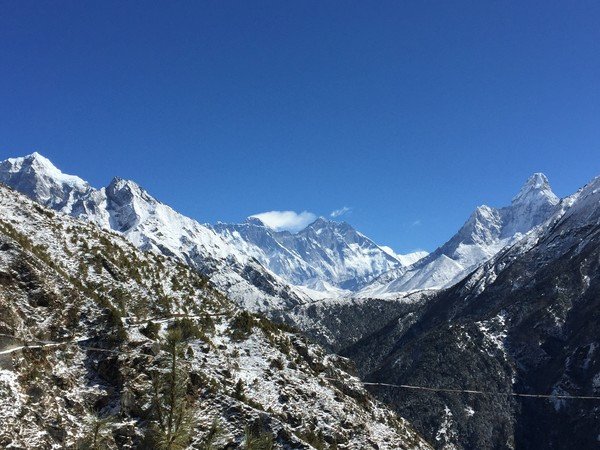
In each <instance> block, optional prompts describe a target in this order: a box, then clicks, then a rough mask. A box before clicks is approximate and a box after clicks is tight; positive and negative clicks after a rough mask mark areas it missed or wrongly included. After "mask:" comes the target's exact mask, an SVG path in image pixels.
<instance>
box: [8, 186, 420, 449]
mask: <svg viewBox="0 0 600 450" xmlns="http://www.w3.org/2000/svg"><path fill="white" fill-rule="evenodd" d="M0 311H1V312H2V313H1V314H0V405H1V406H0V448H3V449H8V448H11V449H76V448H77V449H80V448H81V449H83V448H85V449H92V448H98V449H99V448H102V449H106V450H116V449H157V448H167V447H165V445H164V442H176V444H177V445H176V446H175V445H171V446H170V447H169V448H179V449H184V448H186V449H187V448H190V449H191V448H194V449H208V448H214V449H225V448H227V449H240V448H270V449H277V450H284V449H306V450H309V449H316V448H333V447H337V448H344V449H373V450H374V449H389V450H392V449H429V448H431V447H430V446H429V445H428V444H427V443H426V442H425V441H423V440H422V439H421V438H420V437H419V436H418V435H417V434H416V433H415V432H414V431H413V430H412V428H411V426H410V425H409V424H408V423H407V422H406V421H405V420H403V419H402V418H400V417H398V416H396V415H395V414H394V413H392V412H391V411H390V410H389V409H387V408H386V407H384V406H383V405H381V404H380V403H379V402H376V401H374V400H373V399H372V398H371V397H370V395H369V394H368V393H367V392H366V390H365V389H364V387H363V386H362V385H361V383H360V380H358V379H357V378H356V377H354V376H351V375H350V374H348V373H347V372H346V370H345V369H347V368H350V366H349V361H347V360H345V359H344V358H340V357H338V356H335V355H328V354H326V353H325V352H324V351H323V349H322V348H320V347H319V346H317V345H315V344H312V343H309V342H306V339H304V338H303V337H302V336H300V335H297V334H295V333H293V332H291V331H290V330H289V329H287V328H286V327H283V326H279V325H276V324H274V323H273V322H270V321H268V320H266V319H264V318H262V317H260V316H257V315H253V314H250V313H248V312H246V311H241V310H240V309H239V308H237V307H236V306H235V305H234V304H233V303H232V302H230V301H229V299H227V298H226V297H224V296H223V295H222V294H220V293H218V292H217V291H216V290H215V289H214V288H212V287H211V286H210V284H209V283H207V280H206V279H205V278H204V277H202V276H200V275H199V274H198V273H197V271H195V270H192V269H191V268H190V267H189V266H187V265H185V264H182V263H181V262H180V261H178V260H177V259H175V258H169V257H165V256H163V255H160V254H156V253H154V252H141V251H139V250H138V249H136V248H135V247H134V246H133V245H131V243H130V242H128V241H126V240H125V239H124V238H123V236H121V235H119V234H117V233H114V232H107V231H103V230H101V229H100V228H98V227H97V226H94V225H92V224H90V223H85V222H82V221H80V220H76V219H74V218H72V217H69V216H66V215H64V214H58V213H55V212H53V211H52V210H50V209H48V208H44V207H42V206H40V205H39V204H37V203H35V202H33V201H31V200H30V199H28V198H27V197H25V196H24V195H22V194H19V193H17V192H15V191H14V190H11V189H9V188H7V187H6V186H0ZM167 358H168V363H167ZM167 377H169V378H168V379H167ZM161 405H164V406H163V407H162V408H161V407H160V406H161ZM165 411H168V412H169V417H173V419H174V420H173V421H169V422H168V424H167V422H166V421H165V420H163V417H164V416H165V414H164V412H165ZM167 430H168V431H167ZM171 430H173V433H172V434H171ZM165 435H166V436H169V435H170V436H177V437H176V440H175V438H173V440H172V441H167V440H166V439H165V437H166V436H165ZM252 441H254V444H253V445H251V442H252ZM257 441H258V443H257ZM261 442H262V443H263V445H260V446H259V444H260V443H261Z"/></svg>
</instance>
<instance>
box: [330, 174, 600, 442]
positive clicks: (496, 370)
mask: <svg viewBox="0 0 600 450" xmlns="http://www.w3.org/2000/svg"><path fill="white" fill-rule="evenodd" d="M521 194H525V197H529V201H528V202H529V203H534V204H538V205H540V206H541V207H542V208H544V205H549V206H550V207H551V208H550V209H554V210H555V213H554V214H553V215H552V217H550V219H548V220H547V221H545V222H544V223H543V224H542V225H540V226H538V227H535V228H534V229H533V230H532V231H531V232H530V233H528V234H527V235H525V236H523V237H522V238H521V239H520V240H518V241H516V242H514V244H513V245H511V246H508V247H505V248H504V249H502V250H501V251H500V252H499V253H498V254H497V255H495V256H494V257H493V258H492V259H490V260H489V261H487V262H486V263H484V264H483V265H481V266H480V267H478V268H477V269H476V270H474V271H473V272H472V273H470V274H469V275H468V276H467V277H466V278H464V279H463V280H462V281H460V282H459V283H457V284H455V285H454V286H452V287H450V288H449V289H445V290H441V291H438V292H437V293H435V294H433V295H432V297H431V298H430V299H429V300H428V301H427V302H426V303H425V304H424V307H423V308H422V309H420V310H413V311H411V312H412V314H411V316H412V317H411V318H410V320H408V315H406V314H403V313H402V312H400V313H399V314H398V315H396V316H394V315H390V314H389V309H386V310H385V311H384V312H383V314H382V315H380V316H379V317H380V318H379V319H378V318H377V317H371V320H372V322H375V323H376V322H382V324H381V326H380V330H379V331H377V332H374V333H373V334H372V335H370V336H369V337H367V338H366V339H364V340H363V341H362V342H358V343H357V344H356V345H355V346H354V347H353V348H350V349H348V350H347V351H342V352H341V354H343V355H345V356H350V357H352V358H353V359H354V361H355V362H356V364H357V367H359V372H360V373H361V375H362V376H364V377H365V378H367V379H368V380H369V381H372V382H378V383H396V384H397V383H400V382H401V383H403V384H411V385H427V386H436V387H438V386H439V387H451V388H454V389H475V390H479V391H484V392H486V393H487V395H485V396H477V395H455V394H451V395H449V394H447V393H443V392H439V393H436V394H432V395H423V394H422V393H420V392H417V391H402V390H381V391H378V392H379V393H380V395H381V397H380V398H385V400H386V402H388V403H389V404H392V405H394V407H395V408H396V410H397V411H398V412H399V413H400V414H403V415H404V416H405V417H407V418H408V419H409V420H411V419H413V420H416V422H418V423H416V426H417V428H418V430H419V431H420V432H421V433H422V434H423V435H424V436H425V437H426V438H427V437H428V438H430V439H431V440H432V442H436V444H437V447H438V448H456V449H474V448H516V449H541V448H543V449H550V448H556V449H558V448H585V449H588V448H589V449H591V448H597V447H598V436H599V435H600V422H598V404H597V403H595V402H597V400H596V399H595V398H593V397H597V396H598V395H599V394H600V353H599V349H600V339H599V336H600V320H599V319H600V316H599V314H598V311H600V270H599V269H600V177H598V178H596V179H594V180H593V181H591V182H590V183H589V184H587V185H586V186H585V187H583V188H582V189H580V190H579V191H578V192H577V193H575V194H574V195H572V196H570V197H567V198H565V199H563V200H562V201H561V202H560V203H559V204H558V205H556V203H555V201H556V199H555V197H554V196H553V194H552V193H551V191H550V190H549V187H548V186H547V182H546V180H545V178H544V177H541V176H539V175H536V176H535V177H534V178H533V179H532V180H530V182H529V183H528V184H527V185H526V186H525V189H524V190H522V191H521V193H520V194H519V195H518V196H517V197H516V198H515V201H516V203H520V202H519V200H521V199H523V197H524V196H523V195H521ZM544 198H546V199H547V201H543V199H544ZM514 203H515V202H513V204H514ZM522 206H523V205H522V204H517V208H520V207H522ZM546 207H547V206H546ZM525 210H527V211H531V212H533V211H536V210H537V211H539V209H536V208H525ZM543 217H544V214H541V215H540V216H538V219H537V220H543ZM521 220H525V222H522V223H525V225H524V226H525V228H526V227H528V226H531V225H534V224H535V221H531V220H530V217H521ZM513 225H514V223H513ZM372 311H373V310H372ZM407 322H408V323H407ZM506 393H520V394H543V395H547V397H545V398H544V397H538V398H533V399H532V398H523V397H512V396H510V395H506ZM570 396H583V397H585V396H587V399H586V400H581V399H577V398H569V397H570ZM533 397H535V395H534V396H533Z"/></svg>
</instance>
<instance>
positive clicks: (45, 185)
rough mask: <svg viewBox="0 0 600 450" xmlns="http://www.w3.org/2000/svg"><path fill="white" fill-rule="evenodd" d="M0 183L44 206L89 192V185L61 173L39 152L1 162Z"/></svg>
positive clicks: (67, 200)
mask: <svg viewBox="0 0 600 450" xmlns="http://www.w3.org/2000/svg"><path fill="white" fill-rule="evenodd" d="M0 182H2V183H4V184H6V185H8V186H11V187H12V188H13V189H16V190H18V191H20V192H22V193H24V194H25V195H27V196H29V197H30V198H32V199H34V200H36V201H39V202H40V203H42V204H44V205H47V206H48V205H56V204H58V205H63V206H64V205H65V204H67V203H69V204H70V203H71V202H72V201H73V200H74V197H73V196H74V195H76V193H82V192H86V191H88V190H89V189H90V186H89V184H88V183H86V182H85V181H84V180H82V179H81V178H79V177H76V176H74V175H67V174H64V173H63V172H61V171H60V170H59V169H58V168H57V167H56V166H55V165H54V164H53V163H52V162H51V161H50V160H49V159H48V158H46V157H44V156H42V155H41V154H40V153H38V152H33V153H31V154H30V155H26V156H21V157H18V158H8V159H6V160H4V161H2V162H0Z"/></svg>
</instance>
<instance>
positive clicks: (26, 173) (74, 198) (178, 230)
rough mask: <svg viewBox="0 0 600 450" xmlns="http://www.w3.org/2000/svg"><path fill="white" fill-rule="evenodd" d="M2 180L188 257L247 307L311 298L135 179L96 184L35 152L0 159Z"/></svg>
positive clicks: (148, 246) (137, 240)
mask: <svg viewBox="0 0 600 450" xmlns="http://www.w3.org/2000/svg"><path fill="white" fill-rule="evenodd" d="M0 182H2V183H5V184H6V185H8V186H10V187H12V188H14V189H16V190H18V191H20V192H22V193H24V194H25V195H27V196H28V197H30V198H32V199H33V200H35V201H37V202H39V203H41V204H43V205H44V206H48V207H50V208H53V209H55V210H57V211H59V212H62V213H65V214H69V215H71V216H74V217H77V218H80V219H83V220H87V221H89V222H92V223H95V224H97V225H99V226H100V227H102V228H105V229H109V230H114V231H117V232H119V233H122V234H123V235H124V236H125V237H127V239H129V240H130V241H131V242H132V243H133V244H134V245H135V246H136V247H138V248H140V249H142V250H146V251H147V250H150V251H154V252H158V253H162V254H164V255H168V256H175V257H177V258H179V259H181V260H182V261H185V262H186V263H188V264H190V265H191V266H193V267H195V268H196V269H198V270H199V271H200V272H201V273H203V274H205V275H207V276H209V277H210V279H211V281H212V282H213V283H214V285H215V286H217V287H218V288H219V289H220V290H222V291H223V292H224V293H226V294H227V295H229V296H230V298H232V299H233V300H235V301H237V302H238V303H239V304H240V305H242V306H243V307H245V308H247V309H249V310H252V311H265V310H269V309H272V308H287V307H291V306H294V305H297V304H299V303H302V302H304V301H306V300H308V297H307V296H306V295H305V294H304V293H302V292H300V291H299V290H294V289H293V288H291V287H289V286H288V285H287V283H285V282H284V281H283V280H281V279H280V278H279V277H277V276H276V275H275V274H273V273H272V272H270V271H269V270H268V269H265V268H264V267H263V266H262V265H261V264H260V263H259V262H257V261H256V260H255V259H253V258H252V257H251V256H248V255H247V254H246V253H244V252H243V251H240V250H238V249H237V248H236V247H235V246H233V245H230V244H229V243H228V242H226V241H225V240H224V239H222V238H221V236H219V235H218V234H217V233H215V231H214V230H212V229H211V228H210V227H208V226H205V225H202V224H200V223H198V222H196V221H195V220H192V219H190V218H188V217H185V216H183V215H182V214H179V213H178V212H176V211H175V210H173V209H172V208H170V207H169V206H167V205H165V204H163V203H161V202H159V201H158V200H156V199H155V198H153V197H152V196H151V195H150V194H148V193H147V192H146V191H145V190H144V189H142V188H141V187H140V186H138V185H137V184H136V183H134V182H133V181H128V180H123V179H120V178H114V179H113V180H112V181H111V183H110V184H109V185H108V186H107V187H105V188H101V189H94V188H92V187H91V186H90V185H89V184H88V183H86V182H85V181H83V180H81V179H80V178H78V177H75V176H72V175H65V174H63V173H62V172H61V171H60V170H59V169H57V168H56V167H55V166H54V165H53V164H52V163H51V162H50V161H49V160H48V159H46V158H44V157H43V156H41V155H40V154H39V153H33V154H31V155H29V156H25V157H21V158H11V159H8V160H6V161H4V162H2V163H0Z"/></svg>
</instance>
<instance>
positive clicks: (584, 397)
mask: <svg viewBox="0 0 600 450" xmlns="http://www.w3.org/2000/svg"><path fill="white" fill-rule="evenodd" d="M362 384H363V385H364V386H383V387H393V388H400V389H412V390H421V391H429V392H446V393H450V394H473V395H499V396H506V397H527V398H545V399H574V400H600V397H598V396H593V395H563V394H524V393H520V392H498V391H496V392H492V391H480V390H474V389H452V388H432V387H427V386H415V385H411V384H390V383H370V382H362Z"/></svg>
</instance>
